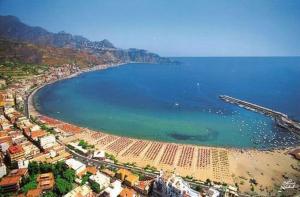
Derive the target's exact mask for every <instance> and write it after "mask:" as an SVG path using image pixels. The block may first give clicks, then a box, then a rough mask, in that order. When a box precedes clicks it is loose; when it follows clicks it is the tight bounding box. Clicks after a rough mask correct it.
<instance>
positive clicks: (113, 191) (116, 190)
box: [102, 180, 123, 197]
mask: <svg viewBox="0 0 300 197" xmlns="http://www.w3.org/2000/svg"><path fill="white" fill-rule="evenodd" d="M122 190H123V188H122V183H121V182H120V181H119V180H116V181H115V182H113V183H112V184H111V185H110V186H109V187H107V188H106V189H105V190H104V191H103V192H102V194H104V195H108V196H110V197H117V196H118V195H119V194H120V193H121V191H122Z"/></svg>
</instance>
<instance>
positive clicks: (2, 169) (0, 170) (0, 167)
mask: <svg viewBox="0 0 300 197" xmlns="http://www.w3.org/2000/svg"><path fill="white" fill-rule="evenodd" d="M6 173H7V171H6V165H5V164H4V163H3V162H2V161H0V179H1V178H2V177H4V176H5V175H6Z"/></svg>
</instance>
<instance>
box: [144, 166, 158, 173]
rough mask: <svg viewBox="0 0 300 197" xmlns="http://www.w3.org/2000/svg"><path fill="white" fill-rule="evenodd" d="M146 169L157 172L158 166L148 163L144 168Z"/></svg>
mask: <svg viewBox="0 0 300 197" xmlns="http://www.w3.org/2000/svg"><path fill="white" fill-rule="evenodd" d="M144 170H146V171H150V172H156V171H157V168H156V167H154V166H150V165H146V167H145V168H144Z"/></svg>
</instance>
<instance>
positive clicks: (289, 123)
mask: <svg viewBox="0 0 300 197" xmlns="http://www.w3.org/2000/svg"><path fill="white" fill-rule="evenodd" d="M219 97H220V99H222V100H223V101H225V102H227V103H231V104H235V105H238V106H239V107H242V108H245V109H247V110H250V111H254V112H257V113H261V114H264V115H267V116H270V117H272V118H274V119H275V121H276V124H277V126H279V127H281V128H284V129H287V130H289V131H291V132H294V133H296V134H298V135H300V123H299V122H297V121H295V120H292V119H290V118H289V117H288V115H287V114H284V113H282V112H278V111H275V110H272V109H269V108H266V107H263V106H260V105H257V104H254V103H250V102H247V101H244V100H240V99H237V98H233V97H231V96H227V95H220V96H219Z"/></svg>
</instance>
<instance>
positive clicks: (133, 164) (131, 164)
mask: <svg viewBox="0 0 300 197" xmlns="http://www.w3.org/2000/svg"><path fill="white" fill-rule="evenodd" d="M124 165H125V166H133V167H135V166H136V163H135V162H132V163H130V162H126V163H124Z"/></svg>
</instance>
